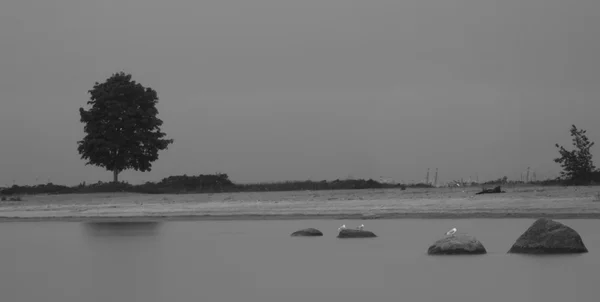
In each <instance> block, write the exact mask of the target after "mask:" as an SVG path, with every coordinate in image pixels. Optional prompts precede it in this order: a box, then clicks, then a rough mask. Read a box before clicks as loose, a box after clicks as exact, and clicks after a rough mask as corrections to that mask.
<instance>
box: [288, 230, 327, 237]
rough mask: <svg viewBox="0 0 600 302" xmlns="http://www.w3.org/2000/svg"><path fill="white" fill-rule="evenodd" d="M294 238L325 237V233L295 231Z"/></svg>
mask: <svg viewBox="0 0 600 302" xmlns="http://www.w3.org/2000/svg"><path fill="white" fill-rule="evenodd" d="M292 236H305V237H315V236H323V233H322V232H321V231H319V230H317V229H313V228H308V229H304V230H299V231H295V232H293V233H292Z"/></svg>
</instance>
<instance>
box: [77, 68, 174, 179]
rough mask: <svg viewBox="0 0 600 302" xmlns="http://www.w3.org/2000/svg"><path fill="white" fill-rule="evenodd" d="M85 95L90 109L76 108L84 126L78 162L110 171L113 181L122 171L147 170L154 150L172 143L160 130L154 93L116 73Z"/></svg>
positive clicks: (150, 166)
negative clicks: (87, 95)
mask: <svg viewBox="0 0 600 302" xmlns="http://www.w3.org/2000/svg"><path fill="white" fill-rule="evenodd" d="M88 92H89V93H90V95H91V97H90V101H88V102H87V104H88V105H91V108H90V109H89V110H84V109H83V108H79V114H80V115H81V122H82V123H84V124H85V126H84V132H85V137H84V138H83V140H81V141H78V142H77V145H78V146H77V151H79V154H80V155H81V159H84V160H86V161H87V162H86V165H94V166H99V167H103V168H105V169H106V170H108V171H112V172H113V181H114V182H118V176H119V173H120V172H121V171H124V170H128V169H134V170H136V171H142V172H146V171H150V170H151V168H152V162H154V161H156V160H157V159H158V151H160V150H166V149H167V147H168V146H169V144H172V143H173V140H172V139H166V138H165V136H166V134H165V133H163V132H161V129H160V126H161V125H162V124H163V122H162V120H160V119H159V118H158V117H157V115H158V110H157V109H156V104H157V103H158V96H157V94H156V91H154V90H153V89H152V88H146V87H144V86H142V85H141V84H139V83H136V82H135V81H132V80H131V75H130V74H125V73H123V72H119V73H115V74H113V75H112V76H111V77H110V78H108V79H107V80H106V81H105V82H104V83H98V82H96V84H95V85H94V88H93V89H92V90H90V91H88Z"/></svg>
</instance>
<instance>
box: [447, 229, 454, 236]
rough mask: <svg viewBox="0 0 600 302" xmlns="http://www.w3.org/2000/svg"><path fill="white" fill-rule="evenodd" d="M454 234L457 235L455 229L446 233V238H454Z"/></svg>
mask: <svg viewBox="0 0 600 302" xmlns="http://www.w3.org/2000/svg"><path fill="white" fill-rule="evenodd" d="M454 233H456V228H453V229H451V230H450V231H448V232H446V236H452V235H454Z"/></svg>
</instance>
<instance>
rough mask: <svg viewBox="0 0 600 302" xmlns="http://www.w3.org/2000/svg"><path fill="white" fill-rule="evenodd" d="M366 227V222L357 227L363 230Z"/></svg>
mask: <svg viewBox="0 0 600 302" xmlns="http://www.w3.org/2000/svg"><path fill="white" fill-rule="evenodd" d="M364 228H365V225H364V224H361V225H360V226H358V227H357V229H359V230H361V231H362V230H363V229H364Z"/></svg>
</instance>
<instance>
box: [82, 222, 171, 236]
mask: <svg viewBox="0 0 600 302" xmlns="http://www.w3.org/2000/svg"><path fill="white" fill-rule="evenodd" d="M83 224H84V228H85V231H86V234H88V235H90V236H155V235H157V234H158V231H159V229H160V226H161V222H158V221H96V222H85V223H83Z"/></svg>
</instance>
